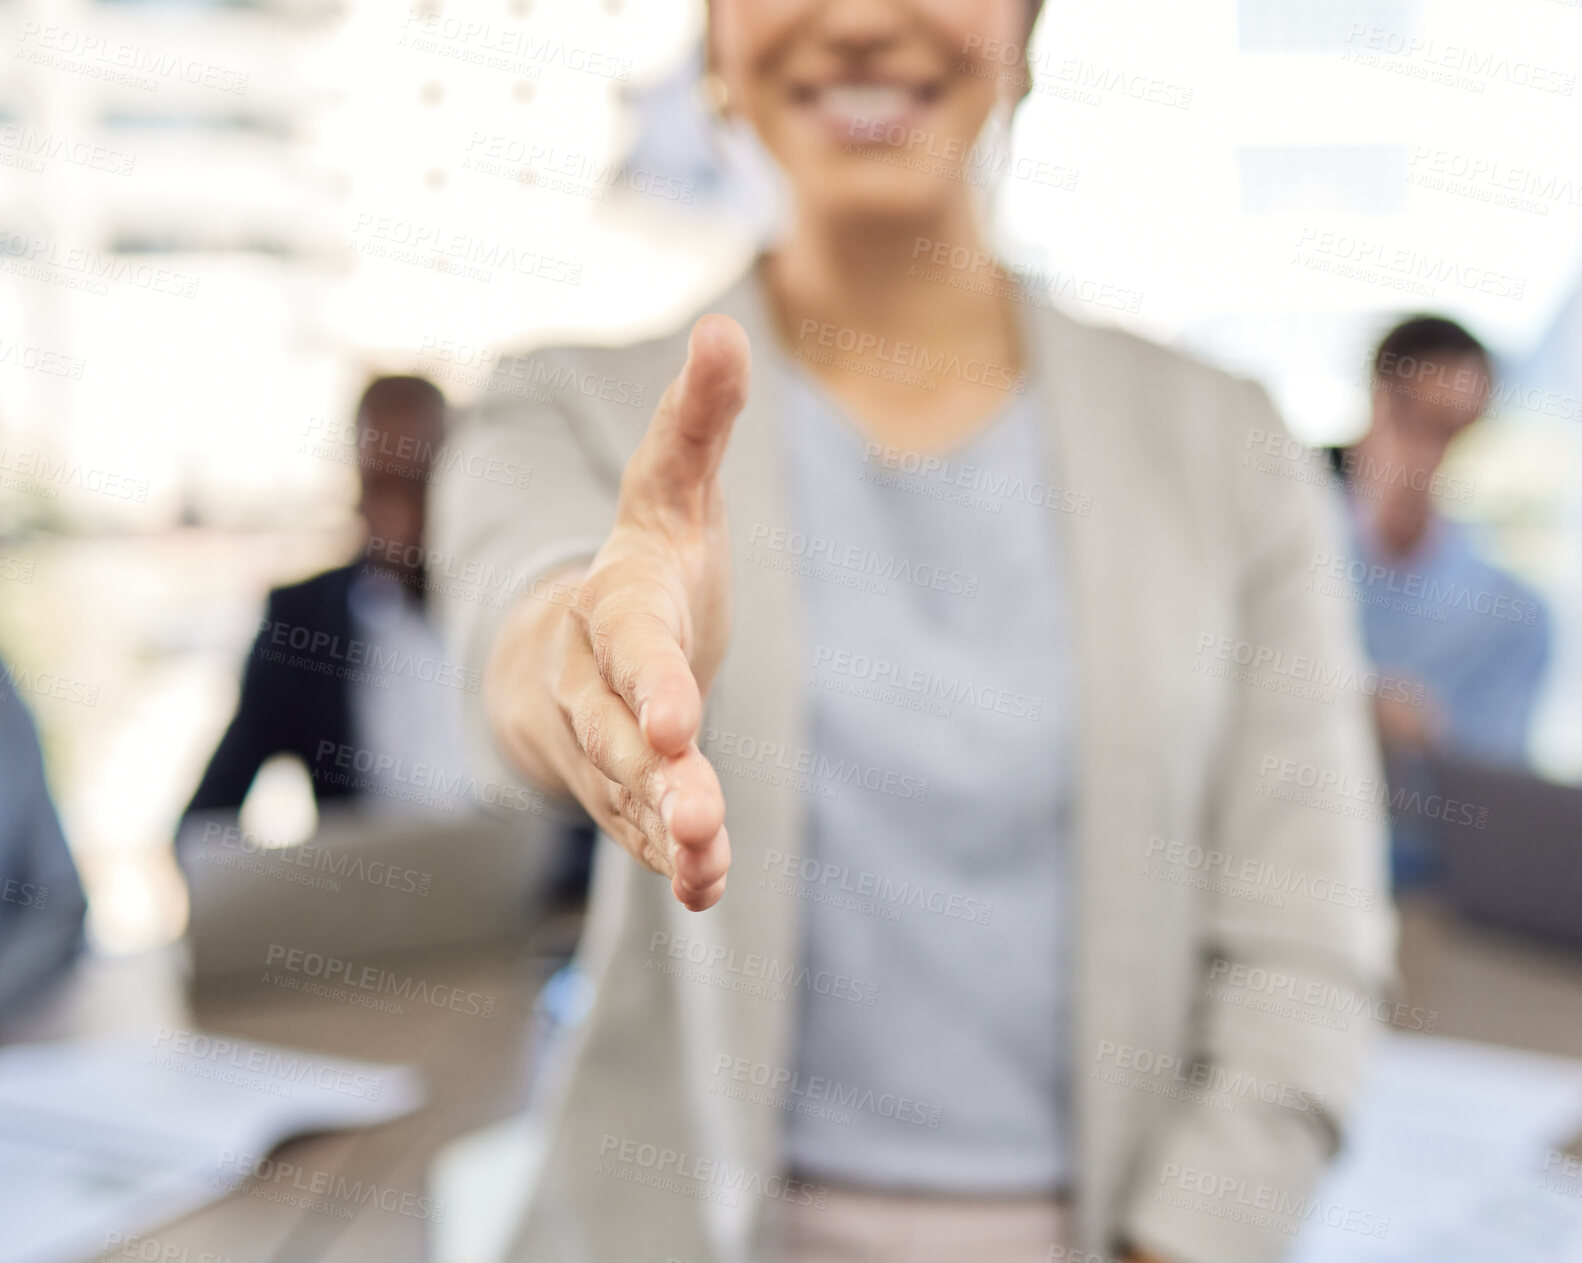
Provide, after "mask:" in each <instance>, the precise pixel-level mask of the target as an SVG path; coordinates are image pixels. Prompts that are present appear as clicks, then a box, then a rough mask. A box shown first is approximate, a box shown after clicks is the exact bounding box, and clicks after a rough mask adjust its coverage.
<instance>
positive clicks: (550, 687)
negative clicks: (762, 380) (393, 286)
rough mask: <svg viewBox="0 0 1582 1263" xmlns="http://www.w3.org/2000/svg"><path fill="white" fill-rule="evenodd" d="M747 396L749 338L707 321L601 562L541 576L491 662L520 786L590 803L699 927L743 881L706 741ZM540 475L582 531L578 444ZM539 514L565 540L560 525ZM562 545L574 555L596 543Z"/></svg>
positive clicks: (494, 707)
mask: <svg viewBox="0 0 1582 1263" xmlns="http://www.w3.org/2000/svg"><path fill="white" fill-rule="evenodd" d="M747 381H748V347H747V342H746V337H745V335H744V334H743V333H742V331H741V329H740V327H739V326H738V325H736V324H735V323H734V322H733V321H731V320H728V319H726V318H725V317H721V316H707V317H704V318H703V319H702V320H700V321H699V322H698V323H697V325H696V326H695V327H694V329H693V332H692V337H691V339H690V341H689V344H688V353H687V359H686V363H685V364H684V365H683V366H682V367H681V372H680V374H679V375H678V376H677V377H676V379H675V380H674V381H673V382H672V383H671V385H670V387H669V388H668V389H667V390H666V391H665V394H664V396H663V398H662V399H661V400H660V401H659V404H658V406H657V408H656V409H655V411H654V414H653V418H652V420H651V421H650V424H649V427H648V430H647V432H646V434H645V435H644V437H643V439H642V442H641V443H640V444H639V445H638V446H637V449H636V450H635V452H633V454H632V455H631V457H630V459H629V460H628V461H627V463H626V465H625V468H624V470H623V471H622V473H621V476H620V488H619V494H618V496H617V498H616V501H615V504H614V513H613V523H612V525H611V526H610V527H609V528H608V532H607V534H605V535H604V537H603V540H602V542H601V543H600V544H599V545H598V546H597V550H596V551H595V552H594V553H593V555H592V558H591V560H589V561H588V562H587V563H586V566H585V568H584V567H582V566H578V565H572V566H570V567H563V568H561V569H560V570H558V571H552V572H551V573H548V574H545V573H543V572H542V571H540V573H539V574H538V575H536V576H535V579H536V580H537V581H536V582H534V583H533V584H532V585H531V586H530V587H529V588H528V590H527V591H526V592H524V593H522V594H521V595H520V596H519V597H518V598H517V599H516V600H515V601H514V603H513V604H512V606H511V608H510V609H509V611H508V612H507V613H506V614H505V616H504V618H503V619H501V620H500V621H499V622H498V624H497V626H495V627H494V628H492V629H491V630H492V634H491V635H489V636H488V643H487V644H486V645H481V646H480V645H475V646H474V650H473V651H474V653H475V654H479V653H480V652H481V654H482V656H483V660H484V661H485V662H486V664H487V665H486V667H485V671H484V679H483V702H484V711H485V714H486V716H487V720H488V726H489V730H490V733H491V734H492V737H493V739H494V741H495V743H496V745H497V746H498V747H499V748H500V749H501V750H502V751H504V753H505V754H506V756H507V758H508V760H509V762H510V763H511V765H512V766H513V768H514V770H515V771H516V772H518V773H520V774H522V775H525V776H526V777H527V778H528V779H530V780H531V781H533V782H535V783H536V784H537V785H538V786H539V787H540V788H541V789H543V790H545V791H547V792H549V793H551V794H554V795H558V796H562V797H572V798H575V799H576V801H577V802H579V803H580V804H581V805H582V807H583V808H584V809H585V810H586V811H587V812H588V814H589V815H590V816H591V817H592V818H593V819H594V821H595V822H596V823H597V824H598V825H599V826H600V827H601V828H602V829H603V830H604V831H605V832H606V833H607V834H609V836H610V837H612V838H614V839H615V840H616V841H617V842H619V843H620V844H621V845H622V846H623V847H624V848H625V849H626V850H627V851H629V852H630V853H631V854H632V856H633V857H634V858H635V859H637V860H638V862H640V863H642V864H643V865H645V866H646V867H648V868H651V869H653V870H654V871H655V872H658V873H662V874H664V875H665V876H667V877H669V878H670V879H671V886H672V889H673V891H674V893H675V895H676V898H677V899H679V900H680V901H681V902H682V903H683V904H685V905H686V906H687V907H688V908H692V909H694V910H700V909H703V908H707V907H710V906H712V905H713V904H714V903H716V902H717V901H718V900H719V898H720V895H721V893H722V892H723V890H724V886H725V874H726V870H727V869H728V867H729V864H730V844H729V839H728V838H727V836H726V833H725V829H724V815H725V800H724V795H723V793H722V791H721V789H720V785H719V780H718V778H717V777H716V776H715V774H714V770H713V769H712V768H711V767H710V766H709V764H708V761H707V760H706V759H705V758H704V757H703V755H702V753H701V752H700V751H699V749H698V745H697V740H696V738H697V735H698V729H699V725H700V724H701V722H702V715H703V699H704V697H705V696H706V694H707V692H708V687H709V684H710V682H711V681H712V679H713V675H714V672H715V670H716V669H717V667H718V666H719V663H720V660H721V658H722V657H723V656H724V652H725V645H726V641H727V639H728V637H729V633H730V594H729V573H730V557H729V545H728V537H727V535H726V525H725V508H724V497H723V495H722V493H721V491H720V488H719V484H718V478H717V475H718V470H719V463H720V459H721V457H722V456H723V454H724V450H725V445H726V443H727V441H728V440H729V437H730V428H731V423H732V422H733V421H734V419H735V416H736V414H737V413H738V412H739V411H740V410H741V407H742V404H743V403H744V402H745V400H746V394H747ZM530 461H531V464H532V466H533V467H532V470H531V472H532V480H533V483H534V484H535V486H541V487H542V488H543V490H542V493H541V494H542V498H543V499H545V500H549V501H550V502H551V506H554V505H555V504H556V503H563V504H564V507H565V508H566V510H567V512H566V514H565V516H566V517H571V516H573V515H575V514H577V513H578V512H582V511H583V510H580V509H579V508H578V507H577V496H576V493H575V488H576V486H577V483H578V479H577V477H576V472H577V467H578V466H579V465H580V464H581V455H580V453H577V452H576V451H575V445H574V444H568V443H567V442H566V441H565V436H564V434H562V435H561V436H560V438H559V441H558V443H551V444H546V445H544V446H543V447H542V448H540V449H539V454H538V455H537V456H536V457H531V458H530ZM540 465H546V466H547V467H539V466H540ZM568 487H569V488H570V489H571V493H570V494H569V495H568ZM524 509H525V510H526V511H528V512H531V511H533V509H532V508H531V507H529V506H524ZM539 511H540V512H547V513H548V515H549V517H550V519H551V521H552V523H557V524H558V520H557V519H556V516H555V514H556V509H555V508H554V507H549V508H548V509H545V508H542V507H541V508H540V509H539ZM442 516H443V515H442ZM550 533H551V534H556V533H557V532H555V531H554V530H553V528H552V530H551V532H550ZM540 534H541V535H542V534H544V532H542V531H540ZM558 534H559V536H560V538H558V539H555V540H554V541H553V543H554V544H555V545H556V546H564V545H567V544H568V543H570V542H572V541H573V539H574V537H577V536H578V530H577V529H576V528H575V527H572V526H570V525H566V526H563V528H562V529H561V530H560V531H559V532H558ZM571 551H574V550H571ZM475 660H476V659H475Z"/></svg>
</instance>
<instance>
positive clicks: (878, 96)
mask: <svg viewBox="0 0 1582 1263" xmlns="http://www.w3.org/2000/svg"><path fill="white" fill-rule="evenodd" d="M911 104H912V93H911V90H910V89H908V88H901V87H896V86H894V85H893V84H885V83H842V84H832V85H830V86H829V87H827V88H822V89H820V90H819V105H820V106H821V107H822V108H823V109H824V110H826V111H827V112H829V113H831V114H835V115H838V116H840V117H842V118H894V117H895V116H896V115H898V114H901V113H904V112H905V111H906V110H907V108H908V107H909V106H910V105H911Z"/></svg>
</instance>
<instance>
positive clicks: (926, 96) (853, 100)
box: [791, 80, 945, 134]
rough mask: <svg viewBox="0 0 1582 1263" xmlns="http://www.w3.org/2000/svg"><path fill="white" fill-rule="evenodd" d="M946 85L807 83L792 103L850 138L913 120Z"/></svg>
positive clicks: (797, 89) (793, 93)
mask: <svg viewBox="0 0 1582 1263" xmlns="http://www.w3.org/2000/svg"><path fill="white" fill-rule="evenodd" d="M944 91H945V88H944V84H943V83H938V82H934V83H894V82H877V81H874V80H862V81H852V80H848V81H845V82H839V83H816V84H815V83H804V84H798V85H796V86H795V87H793V88H792V90H791V99H792V100H793V101H794V102H795V103H796V104H797V105H799V106H801V107H803V108H805V109H808V110H811V111H812V112H814V113H815V114H817V115H818V116H819V117H820V118H821V119H822V121H824V122H825V123H826V124H827V125H828V126H830V127H832V128H834V129H835V130H837V131H840V132H845V133H847V134H850V133H851V132H853V131H856V130H857V129H859V128H861V127H863V126H865V125H872V126H881V127H883V126H890V125H894V124H896V123H904V122H907V121H908V120H910V119H912V118H913V117H914V116H915V115H916V114H917V113H918V112H919V111H921V110H923V109H926V108H927V107H928V106H930V105H932V104H934V103H935V102H936V101H938V100H939V98H940V97H941V96H943V95H944Z"/></svg>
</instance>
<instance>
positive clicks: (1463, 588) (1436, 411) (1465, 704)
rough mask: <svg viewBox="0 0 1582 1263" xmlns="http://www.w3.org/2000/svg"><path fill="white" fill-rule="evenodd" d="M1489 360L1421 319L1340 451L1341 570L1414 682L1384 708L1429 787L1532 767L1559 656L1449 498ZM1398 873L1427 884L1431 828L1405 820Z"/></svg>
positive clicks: (1380, 638) (1378, 379) (1374, 636)
mask: <svg viewBox="0 0 1582 1263" xmlns="http://www.w3.org/2000/svg"><path fill="white" fill-rule="evenodd" d="M1492 389H1493V364H1492V362H1491V359H1490V357H1489V353H1488V351H1487V350H1486V349H1485V348H1484V346H1483V344H1482V343H1481V342H1479V341H1478V339H1477V338H1475V337H1474V336H1473V335H1472V334H1471V333H1469V332H1468V331H1467V330H1466V329H1464V328H1463V327H1462V326H1461V325H1459V324H1457V323H1456V322H1455V321H1453V320H1447V319H1445V318H1443V317H1440V316H1432V315H1418V316H1413V317H1411V318H1410V319H1408V320H1405V321H1403V322H1402V323H1400V324H1398V325H1397V326H1395V328H1393V329H1391V330H1390V331H1389V333H1387V334H1386V335H1385V337H1384V339H1383V340H1382V341H1381V342H1380V343H1379V346H1378V348H1377V350H1376V351H1375V353H1374V357H1373V371H1372V410H1371V417H1370V421H1369V426H1368V429H1367V431H1366V433H1364V434H1363V435H1362V437H1361V438H1359V439H1358V440H1357V441H1356V442H1355V443H1354V444H1352V445H1351V446H1350V447H1348V448H1345V449H1343V450H1339V451H1336V452H1335V453H1333V459H1334V463H1335V465H1336V468H1337V469H1338V471H1339V472H1340V474H1341V477H1342V479H1343V482H1344V485H1345V487H1346V490H1347V495H1346V502H1347V505H1348V508H1349V513H1348V518H1349V522H1350V528H1351V531H1350V534H1351V556H1350V557H1349V558H1346V559H1343V560H1341V559H1337V560H1336V563H1335V564H1332V565H1331V567H1330V569H1331V570H1334V571H1339V572H1341V573H1344V574H1345V576H1346V577H1347V578H1349V579H1350V580H1351V581H1352V582H1353V583H1354V584H1355V585H1356V595H1357V599H1358V601H1359V604H1360V605H1361V613H1362V628H1363V638H1364V642H1365V646H1366V648H1367V651H1368V654H1369V656H1370V657H1371V658H1372V660H1373V662H1374V663H1375V665H1377V666H1378V667H1379V669H1380V670H1381V671H1383V672H1388V673H1389V674H1391V675H1392V676H1395V677H1398V678H1399V679H1400V680H1402V681H1403V682H1404V683H1406V684H1407V685H1409V686H1410V688H1409V690H1407V691H1408V692H1409V693H1410V696H1409V697H1407V696H1404V695H1402V694H1401V693H1400V692H1397V694H1396V695H1394V696H1384V695H1383V694H1382V692H1381V695H1380V696H1378V697H1376V698H1375V699H1374V710H1375V714H1376V716H1377V718H1378V723H1379V732H1380V736H1381V738H1382V740H1383V743H1384V747H1385V752H1386V756H1387V758H1388V760H1389V763H1390V772H1391V775H1392V778H1393V779H1394V781H1395V782H1396V785H1395V788H1396V789H1397V790H1400V789H1402V788H1408V789H1409V788H1410V787H1412V786H1418V787H1421V788H1426V785H1427V781H1426V779H1425V778H1426V777H1427V776H1428V775H1429V773H1428V771H1427V762H1426V760H1427V756H1429V755H1431V754H1434V753H1448V754H1452V755H1457V756H1461V757H1469V758H1473V759H1476V760H1479V761H1482V762H1489V763H1499V764H1506V765H1513V766H1514V765H1521V764H1524V763H1526V761H1527V739H1528V731H1529V729H1530V728H1531V725H1532V717H1533V711H1534V709H1535V707H1536V704H1537V700H1538V691H1539V686H1540V685H1541V684H1542V682H1543V678H1544V674H1545V671H1546V669H1547V667H1548V663H1549V656H1550V634H1551V633H1550V617H1549V612H1548V610H1547V609H1546V607H1545V605H1544V602H1543V600H1542V598H1541V597H1540V596H1539V595H1538V593H1536V592H1535V591H1533V590H1532V589H1531V588H1530V587H1528V585H1526V584H1525V583H1523V582H1522V581H1521V580H1519V579H1517V578H1516V577H1515V576H1514V575H1512V574H1510V573H1508V572H1507V571H1505V570H1504V569H1502V568H1501V567H1499V566H1497V565H1495V564H1493V563H1492V562H1490V561H1488V560H1486V559H1485V558H1484V557H1482V556H1480V555H1479V553H1478V551H1477V549H1476V548H1475V547H1474V545H1473V541H1472V539H1471V536H1470V535H1469V533H1468V531H1467V528H1466V527H1465V526H1463V525H1462V524H1461V523H1459V522H1457V521H1455V520H1454V519H1452V518H1450V517H1448V516H1447V515H1446V514H1445V513H1444V512H1442V511H1441V509H1440V507H1439V506H1438V505H1437V504H1436V501H1457V500H1466V499H1468V498H1470V496H1471V495H1472V494H1473V491H1474V488H1473V486H1472V485H1471V484H1469V483H1466V482H1465V481H1464V480H1461V479H1458V478H1452V477H1450V476H1447V475H1446V474H1444V473H1443V472H1442V471H1441V466H1442V464H1443V462H1444V459H1445V454H1446V452H1447V451H1448V449H1449V447H1450V444H1451V442H1452V441H1453V440H1454V439H1455V438H1456V436H1457V435H1459V434H1461V433H1462V432H1463V431H1464V430H1466V429H1467V428H1468V427H1469V426H1471V425H1472V424H1473V423H1474V422H1475V421H1477V420H1478V419H1479V417H1481V416H1482V415H1483V412H1484V409H1485V408H1486V407H1487V406H1488V401H1489V397H1490V395H1491V393H1492ZM1395 841H1396V877H1397V881H1398V882H1400V883H1403V884H1416V883H1418V882H1420V881H1423V880H1427V879H1428V878H1429V877H1430V876H1431V875H1432V872H1433V869H1434V860H1433V858H1432V854H1433V843H1432V827H1431V823H1430V822H1427V821H1421V820H1418V819H1416V818H1414V817H1413V816H1412V814H1411V813H1406V815H1405V816H1398V817H1397V821H1396V838H1395Z"/></svg>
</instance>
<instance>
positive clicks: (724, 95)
mask: <svg viewBox="0 0 1582 1263" xmlns="http://www.w3.org/2000/svg"><path fill="white" fill-rule="evenodd" d="M698 90H699V91H700V92H701V93H702V94H703V103H704V105H705V106H707V107H708V110H709V113H711V114H713V115H714V116H715V117H716V118H723V117H724V115H725V111H726V109H727V108H729V106H730V103H731V90H730V88H729V87H728V86H727V85H726V82H725V78H724V76H723V75H721V74H719V73H718V72H716V71H713V70H711V71H709V72H708V73H707V74H705V75H704V76H703V78H701V79H700V80H698Z"/></svg>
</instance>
